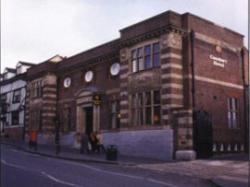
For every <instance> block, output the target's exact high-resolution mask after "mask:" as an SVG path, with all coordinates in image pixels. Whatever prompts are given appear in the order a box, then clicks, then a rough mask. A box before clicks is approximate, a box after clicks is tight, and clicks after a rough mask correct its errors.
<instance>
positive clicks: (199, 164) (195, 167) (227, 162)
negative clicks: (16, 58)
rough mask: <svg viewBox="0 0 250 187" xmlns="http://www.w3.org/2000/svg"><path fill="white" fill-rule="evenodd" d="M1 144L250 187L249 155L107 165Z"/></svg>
mask: <svg viewBox="0 0 250 187" xmlns="http://www.w3.org/2000/svg"><path fill="white" fill-rule="evenodd" d="M1 144H8V145H12V146H16V147H17V148H19V149H21V150H23V151H26V152H30V153H33V154H39V155H42V156H47V157H54V158H59V159H64V160H70V161H77V162H88V163H89V162H93V163H105V164H117V165H123V166H130V167H135V168H142V169H147V170H153V171H157V172H161V173H174V174H180V175H186V176H192V177H198V178H202V179H206V180H209V181H211V182H213V183H214V184H215V185H217V186H222V187H247V186H248V172H249V165H248V158H249V157H248V155H247V154H231V155H220V156H215V157H213V158H211V159H206V160H194V161H183V162H182V161H179V162H177V161H172V162H165V161H160V160H154V159H148V158H137V157H126V156H121V155H118V159H117V161H107V160H106V158H105V154H97V153H92V154H80V152H79V150H77V149H73V148H69V147H61V152H60V154H59V155H56V154H55V146H49V145H38V149H37V151H34V150H30V149H29V148H28V145H27V143H24V142H14V141H8V142H7V141H1Z"/></svg>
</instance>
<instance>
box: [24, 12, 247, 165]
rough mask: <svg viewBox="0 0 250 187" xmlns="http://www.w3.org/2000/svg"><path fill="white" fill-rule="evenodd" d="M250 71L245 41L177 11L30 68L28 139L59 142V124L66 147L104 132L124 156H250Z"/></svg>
mask: <svg viewBox="0 0 250 187" xmlns="http://www.w3.org/2000/svg"><path fill="white" fill-rule="evenodd" d="M100 34H105V33H102V32H101V31H100ZM59 59H60V58H59ZM248 68H249V61H248V51H247V49H246V48H244V45H243V36H242V35H241V34H239V33H236V32H234V31H232V30H229V29H227V28H224V27H221V26H218V25H216V24H214V23H212V22H210V21H207V20H205V19H202V18H199V17H197V16H195V15H192V14H190V13H185V14H178V13H175V12H172V11H167V12H164V13H162V14H160V15H157V16H155V17H152V18H150V19H147V20H145V21H142V22H140V23H136V24H134V25H132V26H129V27H127V28H124V29H122V30H120V38H118V39H116V40H113V41H111V42H109V43H106V44H103V45H100V46H98V47H95V48H93V49H90V50H88V51H85V52H82V53H80V54H77V55H74V56H72V57H69V58H66V59H61V61H60V60H58V61H56V63H55V62H53V61H51V60H48V61H46V62H43V63H41V64H39V65H37V66H35V67H32V68H30V69H29V70H28V73H27V80H28V85H27V88H28V89H27V100H26V103H27V105H26V108H27V111H26V118H25V119H27V120H26V124H27V131H28V130H29V129H37V130H38V131H39V143H53V142H54V132H55V120H59V122H60V131H61V134H62V135H61V143H62V144H65V145H70V146H74V147H79V145H80V136H81V134H82V133H87V134H89V133H91V132H92V131H102V133H103V141H104V144H105V145H110V144H112V145H116V146H117V147H118V149H119V152H120V153H121V154H124V155H133V156H143V157H150V158H158V159H165V160H167V159H173V158H176V159H193V158H195V156H196V153H197V154H198V156H199V157H202V156H209V155H211V154H212V153H222V152H223V153H227V152H240V151H245V148H246V140H247V139H246V137H247V131H246V129H247V123H246V120H247V115H246V111H247V105H246V103H247V100H246V99H247V95H246V87H247V86H248V85H249V82H248V74H249V72H248Z"/></svg>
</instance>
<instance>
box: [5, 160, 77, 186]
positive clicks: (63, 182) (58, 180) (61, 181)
mask: <svg viewBox="0 0 250 187" xmlns="http://www.w3.org/2000/svg"><path fill="white" fill-rule="evenodd" d="M1 162H2V163H3V164H4V165H6V166H10V167H14V168H17V169H21V170H24V171H33V172H38V173H39V174H41V175H42V176H45V177H47V178H49V179H50V180H52V181H54V182H57V183H60V184H64V185H68V186H74V187H81V186H80V185H77V184H73V183H70V182H67V181H63V180H60V179H57V178H55V177H53V176H52V175H49V174H48V173H46V172H44V171H42V172H40V171H36V170H31V169H28V168H26V167H23V166H20V165H17V164H12V163H8V162H6V161H5V160H3V159H1Z"/></svg>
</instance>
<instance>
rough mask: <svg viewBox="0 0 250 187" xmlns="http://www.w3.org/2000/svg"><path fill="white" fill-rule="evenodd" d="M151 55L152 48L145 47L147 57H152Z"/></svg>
mask: <svg viewBox="0 0 250 187" xmlns="http://www.w3.org/2000/svg"><path fill="white" fill-rule="evenodd" d="M150 54H151V46H150V45H147V46H145V56H147V55H150Z"/></svg>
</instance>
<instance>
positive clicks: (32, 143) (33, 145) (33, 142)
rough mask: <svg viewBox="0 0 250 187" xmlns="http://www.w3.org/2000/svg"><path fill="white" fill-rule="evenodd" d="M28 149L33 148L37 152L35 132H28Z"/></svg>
mask: <svg viewBox="0 0 250 187" xmlns="http://www.w3.org/2000/svg"><path fill="white" fill-rule="evenodd" d="M29 147H30V148H34V150H35V151H37V131H36V130H31V131H30V140H29Z"/></svg>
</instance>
